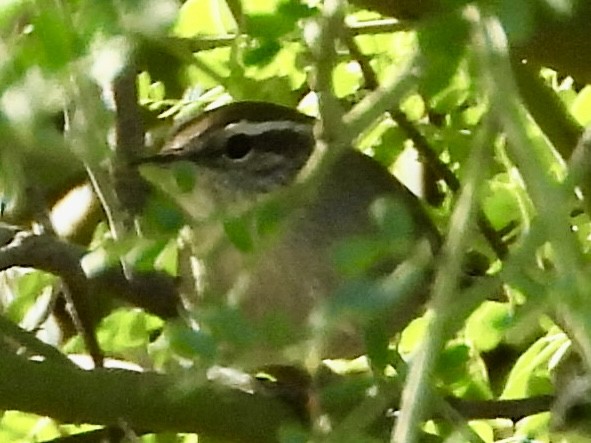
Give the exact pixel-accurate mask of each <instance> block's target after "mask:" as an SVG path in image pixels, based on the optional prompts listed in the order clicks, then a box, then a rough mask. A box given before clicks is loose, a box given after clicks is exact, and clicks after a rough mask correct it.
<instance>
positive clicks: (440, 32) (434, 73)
mask: <svg viewBox="0 0 591 443" xmlns="http://www.w3.org/2000/svg"><path fill="white" fill-rule="evenodd" d="M467 37H468V25H467V23H466V21H465V20H464V19H463V18H462V17H461V15H459V14H449V15H446V16H445V17H444V18H441V19H438V20H434V21H432V22H431V23H430V24H429V26H425V27H423V28H421V29H420V30H419V32H418V40H419V47H420V50H421V54H422V56H423V66H424V68H425V76H424V79H423V80H422V81H421V83H420V90H421V91H422V93H423V94H424V95H425V96H426V97H428V98H430V97H433V96H435V95H436V94H439V93H440V91H442V90H443V89H444V88H446V87H447V86H448V85H449V82H450V81H451V79H452V78H453V76H454V74H455V73H456V71H457V69H458V66H459V64H460V60H461V59H462V56H463V55H464V51H465V45H466V39H467Z"/></svg>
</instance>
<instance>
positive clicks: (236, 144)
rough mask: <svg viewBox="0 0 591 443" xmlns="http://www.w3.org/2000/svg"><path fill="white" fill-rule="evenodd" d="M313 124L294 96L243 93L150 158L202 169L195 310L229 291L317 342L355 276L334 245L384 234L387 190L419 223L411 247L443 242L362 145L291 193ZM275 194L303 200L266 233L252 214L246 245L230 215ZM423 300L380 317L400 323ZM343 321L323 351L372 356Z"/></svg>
mask: <svg viewBox="0 0 591 443" xmlns="http://www.w3.org/2000/svg"><path fill="white" fill-rule="evenodd" d="M313 124H314V120H313V119H312V118H310V117H308V116H305V115H303V114H301V113H299V112H297V111H295V110H292V109H290V108H286V107H283V106H279V105H274V104H270V103H259V102H239V103H233V104H230V105H227V106H223V107H220V108H217V109H215V110H213V111H209V112H206V113H204V114H203V115H202V116H200V117H198V118H197V119H196V120H194V121H192V122H189V123H188V124H185V125H183V126H182V127H181V128H180V129H179V130H178V131H177V132H176V134H175V135H174V136H173V137H172V138H171V140H170V141H169V142H168V143H167V144H166V145H165V147H164V149H163V150H162V152H161V153H160V154H158V155H157V156H155V157H152V158H149V159H146V160H144V162H146V163H176V162H177V161H183V160H184V161H187V162H189V163H190V164H191V165H192V167H194V169H195V177H196V178H195V180H196V182H195V185H194V190H193V191H192V192H190V193H187V194H186V195H185V196H182V198H181V197H179V198H178V199H177V200H178V201H179V202H180V204H181V206H183V207H184V209H185V210H186V211H187V212H188V213H189V214H191V216H192V218H193V219H194V220H195V221H196V223H195V239H196V240H195V243H196V244H197V245H198V247H197V248H196V250H197V254H198V255H200V258H201V259H202V260H203V262H204V268H205V273H204V275H203V276H202V286H201V289H200V291H199V292H200V293H199V294H198V295H197V297H196V299H197V300H196V301H195V302H196V303H195V304H196V309H197V310H200V309H201V310H207V309H208V308H207V307H208V306H210V302H211V301H212V300H213V302H214V304H215V303H216V302H217V303H218V304H220V302H224V303H225V302H226V301H227V302H228V303H229V304H231V305H232V306H233V307H237V308H239V310H240V312H242V313H243V314H244V317H245V318H246V319H247V320H249V321H252V322H253V323H254V324H256V325H258V326H259V327H261V328H265V327H268V328H269V329H271V330H272V329H273V328H275V329H276V330H284V331H285V330H288V331H289V333H287V334H286V335H285V336H284V337H283V338H284V339H285V340H284V342H287V343H289V344H293V343H301V342H304V343H305V342H306V341H305V340H306V339H307V338H309V337H310V329H309V327H310V325H311V324H312V323H313V321H312V314H313V313H314V315H317V313H318V312H319V311H318V310H317V308H319V307H320V306H321V305H322V304H323V303H324V302H325V301H326V300H327V299H329V298H330V297H331V295H333V294H334V293H335V291H337V289H338V288H339V287H341V286H342V285H345V284H347V280H350V278H349V277H347V276H345V275H343V273H342V272H340V271H339V270H338V269H337V268H338V267H337V266H336V265H335V262H334V255H335V250H336V249H337V248H339V247H343V245H346V242H347V240H350V239H354V240H359V238H361V237H363V236H367V238H370V237H371V235H373V234H376V233H378V232H379V229H378V227H377V225H376V223H375V221H374V219H372V216H371V215H370V207H371V206H372V204H373V203H374V202H375V200H376V199H377V198H379V197H389V198H391V199H392V200H394V201H395V202H396V204H398V207H399V208H400V211H401V216H400V219H401V220H406V222H408V223H407V224H408V225H409V226H410V228H409V229H407V230H404V229H402V231H404V232H405V234H406V238H401V239H400V240H401V243H404V244H405V245H406V246H407V249H408V246H409V244H410V245H412V244H416V243H417V242H418V241H419V240H420V239H421V238H423V239H426V240H427V242H428V243H429V244H430V246H431V249H432V250H435V249H437V247H438V242H439V237H438V233H437V231H436V229H435V228H434V227H433V225H432V224H431V221H430V219H429V218H428V217H427V216H426V214H425V213H424V212H423V210H422V208H421V204H420V202H419V201H418V200H417V198H416V197H415V196H414V195H413V194H411V193H410V191H408V190H407V189H406V188H405V187H404V186H403V185H402V184H401V183H400V182H398V181H397V180H396V179H395V178H394V177H393V176H392V175H391V174H390V173H389V172H388V171H387V170H386V169H385V168H383V167H382V166H381V165H379V164H378V163H377V162H376V161H374V160H373V159H371V158H370V157H368V156H365V155H363V154H361V153H360V152H358V151H355V150H353V149H350V150H347V151H346V152H344V153H343V154H342V155H341V156H340V157H339V158H338V160H337V161H336V162H335V163H334V164H333V165H332V168H331V170H330V171H328V172H327V174H325V175H323V176H322V178H321V179H320V180H319V181H318V183H311V184H310V185H311V186H312V187H313V189H314V192H312V193H310V196H309V197H306V198H301V199H299V198H294V195H293V193H292V194H290V193H289V192H288V191H289V189H291V188H292V187H291V185H292V184H295V183H296V182H298V174H299V172H300V171H301V170H302V168H303V167H304V165H305V164H306V162H307V161H308V159H309V158H310V155H311V154H312V152H313V149H314V146H315V141H314V136H313ZM274 199H275V200H274ZM277 199H279V200H277ZM281 199H283V200H282V201H281ZM267 201H275V202H282V203H283V204H285V205H286V206H289V205H290V204H291V206H292V207H291V209H290V211H289V213H288V215H287V216H286V217H284V220H281V221H280V222H279V227H278V228H277V229H275V230H274V232H273V234H270V235H266V236H260V235H258V236H257V233H258V231H257V227H256V223H254V221H253V220H254V219H255V218H256V217H254V218H253V219H252V220H251V221H253V223H252V224H248V223H246V226H247V227H248V228H252V230H251V232H250V234H253V233H254V237H253V238H254V242H255V246H254V247H253V248H252V249H251V250H249V251H246V252H245V251H244V250H241V249H240V248H239V247H237V246H236V245H235V244H233V243H232V242H231V241H230V240H229V239H228V237H226V236H225V235H224V232H223V229H222V226H223V221H224V220H226V221H227V219H228V217H239V216H241V214H245V213H247V212H248V211H249V210H251V209H252V208H256V207H257V205H264V204H265V203H266V202H267ZM292 203H293V204H292ZM216 215H217V216H216ZM218 216H219V217H218ZM250 234H249V235H250ZM374 240H375V238H374ZM366 244H371V243H366ZM374 244H375V245H376V248H378V249H379V248H381V245H380V244H379V243H374ZM393 249H395V247H394V248H393ZM382 252H383V251H382ZM398 252H399V254H398V255H396V254H391V255H390V254H384V253H381V254H375V255H376V256H379V257H380V260H379V263H374V264H373V266H368V267H367V268H368V269H371V270H372V271H374V273H375V271H376V269H378V268H380V270H381V271H392V270H394V269H395V268H396V264H398V263H400V262H401V261H402V260H403V259H404V257H400V251H398ZM366 255H369V256H371V255H372V252H371V251H369V253H368V254H366ZM386 256H388V257H387V258H388V259H389V260H386ZM385 264H387V266H384V265H385ZM359 276H360V274H357V275H356V277H359ZM421 286H422V287H421V288H420V289H422V290H425V285H421ZM420 304H421V303H420V302H414V304H413V305H412V306H410V307H408V309H406V310H405V312H391V313H388V314H387V315H381V316H380V318H381V320H384V319H385V318H387V320H384V321H385V323H386V324H388V326H391V328H392V330H395V331H399V330H400V328H401V327H402V326H404V325H406V323H407V322H408V321H409V320H410V319H412V317H413V315H415V314H416V311H417V307H418V306H417V305H420ZM335 324H336V326H335V327H334V329H333V330H332V331H333V332H334V334H332V335H331V336H330V337H323V341H324V342H325V343H323V344H324V345H325V347H324V348H323V349H322V350H321V351H320V352H321V353H322V357H341V356H349V357H351V356H354V355H355V354H357V355H359V354H361V353H362V352H363V351H362V348H361V347H360V343H362V340H361V338H360V335H361V333H360V331H359V329H358V328H356V327H354V326H352V325H351V323H350V322H348V321H343V323H342V324H339V322H338V320H337V321H336V322H335ZM255 329H256V328H255ZM275 332H276V331H275ZM271 335H272V334H271ZM275 338H277V337H275ZM324 339H325V340H324ZM273 340H274V339H272V340H270V341H271V343H269V342H265V343H259V345H260V346H259V347H260V348H264V349H267V350H269V349H271V350H275V351H277V350H278V348H280V347H281V346H280V345H279V344H278V342H279V341H281V340H279V339H277V341H276V342H273ZM282 344H284V343H282ZM273 348H275V349H273Z"/></svg>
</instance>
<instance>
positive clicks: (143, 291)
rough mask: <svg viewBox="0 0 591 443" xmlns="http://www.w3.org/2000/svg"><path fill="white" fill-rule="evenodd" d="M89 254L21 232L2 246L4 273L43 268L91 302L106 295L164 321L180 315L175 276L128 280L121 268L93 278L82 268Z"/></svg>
mask: <svg viewBox="0 0 591 443" xmlns="http://www.w3.org/2000/svg"><path fill="white" fill-rule="evenodd" d="M0 232H2V228H0ZM86 253H87V250H86V249H84V248H83V247H80V246H77V245H73V244H70V243H67V242H65V241H62V240H60V239H58V238H56V237H53V236H50V235H34V234H31V233H28V232H19V233H18V234H17V235H16V236H15V237H14V238H13V240H12V241H11V242H10V243H8V244H7V245H5V246H3V247H0V270H5V269H8V268H11V267H14V266H21V267H30V268H35V269H39V270H42V271H46V272H50V273H52V274H55V275H58V276H60V277H61V278H62V279H63V281H64V283H65V284H66V285H67V286H68V288H69V290H70V291H73V292H74V291H75V292H76V294H82V295H83V296H85V297H87V298H88V299H89V301H90V302H92V301H93V299H94V298H95V297H102V296H105V295H106V296H110V297H114V298H118V299H121V300H124V301H127V302H129V303H131V304H133V305H136V306H139V307H141V308H143V309H145V310H146V311H148V312H150V313H152V314H155V315H158V316H160V317H162V318H171V317H175V316H176V315H177V310H176V308H177V306H178V300H179V298H178V292H177V289H176V284H175V280H174V278H173V277H171V276H169V275H168V274H165V273H162V272H155V271H152V272H137V271H135V272H133V273H132V277H133V278H132V279H130V280H127V279H126V277H125V275H124V274H123V270H122V269H121V267H120V266H113V267H110V268H106V269H104V270H102V271H101V272H98V273H96V274H95V275H92V276H90V277H89V276H87V275H86V274H85V273H84V270H83V269H82V266H81V265H80V260H81V259H82V257H83V256H84V255H85V254H86Z"/></svg>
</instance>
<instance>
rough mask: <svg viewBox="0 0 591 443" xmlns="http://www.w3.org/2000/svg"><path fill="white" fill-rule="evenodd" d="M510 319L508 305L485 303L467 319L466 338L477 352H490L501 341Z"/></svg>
mask: <svg viewBox="0 0 591 443" xmlns="http://www.w3.org/2000/svg"><path fill="white" fill-rule="evenodd" d="M511 318H512V315H511V306H509V304H508V303H498V302H492V301H485V302H484V303H483V304H482V305H480V306H479V307H478V308H477V309H476V310H475V311H474V312H473V313H472V315H471V316H470V317H469V318H468V321H467V322H466V338H468V339H469V340H470V341H471V342H472V343H473V344H474V347H475V348H476V349H477V350H479V351H481V352H486V351H490V350H491V349H494V348H495V347H496V346H497V345H498V344H499V343H500V342H501V340H502V339H503V336H504V333H505V331H506V330H507V328H508V327H509V325H510V321H511Z"/></svg>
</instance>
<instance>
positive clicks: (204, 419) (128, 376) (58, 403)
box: [0, 353, 297, 443]
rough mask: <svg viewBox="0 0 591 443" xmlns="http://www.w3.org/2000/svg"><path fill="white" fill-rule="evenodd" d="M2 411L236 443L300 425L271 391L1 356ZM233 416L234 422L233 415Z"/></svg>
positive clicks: (273, 439) (268, 437)
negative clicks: (260, 391) (21, 412)
mask: <svg viewBox="0 0 591 443" xmlns="http://www.w3.org/2000/svg"><path fill="white" fill-rule="evenodd" d="M1 357H2V358H0V380H1V381H0V409H3V410H4V409H11V410H20V411H25V412H30V413H35V414H39V415H43V416H45V415H48V416H51V417H52V418H54V419H56V420H58V421H61V422H64V423H89V424H98V425H107V426H116V425H119V424H120V423H121V422H122V421H123V422H125V423H126V424H127V425H129V426H130V427H131V428H133V429H150V430H151V431H152V432H166V431H173V432H190V433H193V432H197V433H200V434H202V435H206V436H207V435H210V436H215V437H218V438H220V439H224V441H232V442H253V441H257V442H262V443H264V442H277V441H279V439H278V436H277V434H278V431H279V430H280V428H281V427H282V426H284V425H286V424H288V423H292V424H294V425H297V419H296V416H295V414H294V413H292V412H291V411H290V408H289V407H288V406H287V405H285V404H283V403H282V402H281V401H279V400H277V399H274V398H273V397H270V396H268V395H263V394H252V393H248V392H245V391H242V390H238V389H231V388H229V387H227V386H223V385H220V384H217V383H213V382H210V381H200V380H199V377H198V376H197V375H196V374H194V373H191V374H189V375H188V376H185V377H183V378H179V377H173V376H168V375H162V374H156V373H137V372H132V371H124V370H106V369H95V370H92V371H84V370H82V369H77V368H72V367H69V366H64V365H55V364H51V363H48V362H32V361H28V360H26V359H23V358H20V357H17V356H14V355H12V354H9V353H2V354H1ZM230 417H231V419H229V418H230Z"/></svg>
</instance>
